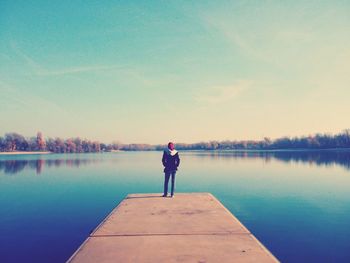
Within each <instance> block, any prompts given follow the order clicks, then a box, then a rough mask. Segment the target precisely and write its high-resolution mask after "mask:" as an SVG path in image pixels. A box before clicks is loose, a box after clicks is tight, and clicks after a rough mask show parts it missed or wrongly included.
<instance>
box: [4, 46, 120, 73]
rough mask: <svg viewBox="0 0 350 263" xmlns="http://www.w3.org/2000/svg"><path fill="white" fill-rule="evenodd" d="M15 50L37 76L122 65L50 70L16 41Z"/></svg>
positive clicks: (107, 68) (81, 71)
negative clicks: (24, 50)
mask: <svg viewBox="0 0 350 263" xmlns="http://www.w3.org/2000/svg"><path fill="white" fill-rule="evenodd" d="M11 47H12V49H13V51H14V52H15V53H16V54H17V55H18V56H19V57H20V58H21V59H22V60H23V61H24V62H25V63H26V64H27V65H28V66H29V67H30V68H31V70H32V72H33V73H34V74H35V75H36V76H60V75H68V74H78V73H84V72H96V71H100V70H111V69H119V68H121V67H120V66H115V65H92V66H90V65H88V66H76V67H67V68H63V69H56V70H48V69H47V68H46V67H44V66H42V65H41V64H39V63H38V62H37V61H36V60H35V59H33V58H32V57H30V56H29V55H28V54H26V53H25V52H23V50H22V49H20V48H19V47H18V45H17V44H16V43H14V42H12V43H11Z"/></svg>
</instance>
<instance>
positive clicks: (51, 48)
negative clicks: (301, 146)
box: [0, 1, 350, 143]
mask: <svg viewBox="0 0 350 263" xmlns="http://www.w3.org/2000/svg"><path fill="white" fill-rule="evenodd" d="M349 14H350V2H349V1H56V3H54V1H0V91H1V96H0V120H1V126H0V134H4V133H5V132H11V131H16V132H19V133H21V134H23V135H25V136H32V135H35V134H36V132H37V131H39V130H40V131H42V132H43V134H44V135H45V136H52V137H55V136H60V137H65V138H67V137H75V136H80V137H83V138H90V139H97V140H101V141H104V142H111V141H120V142H125V143H138V142H144V143H164V142H167V141H169V140H173V141H175V142H198V141H203V140H206V141H207V140H225V139H232V140H233V139H261V138H263V137H265V136H267V137H271V138H276V137H279V136H284V135H287V136H295V135H308V134H312V133H316V132H322V133H324V132H325V133H337V132H340V131H342V130H343V129H346V128H350V118H349V117H348V116H349V113H350V103H349V102H348V101H349V99H348V98H349V97H350V33H349V32H350V16H349Z"/></svg>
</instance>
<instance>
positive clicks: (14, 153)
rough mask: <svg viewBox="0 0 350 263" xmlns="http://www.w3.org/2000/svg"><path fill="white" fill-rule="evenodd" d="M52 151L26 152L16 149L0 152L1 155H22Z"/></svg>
mask: <svg viewBox="0 0 350 263" xmlns="http://www.w3.org/2000/svg"><path fill="white" fill-rule="evenodd" d="M51 153H52V152H35V151H31V152H24V151H16V152H0V155H21V154H51Z"/></svg>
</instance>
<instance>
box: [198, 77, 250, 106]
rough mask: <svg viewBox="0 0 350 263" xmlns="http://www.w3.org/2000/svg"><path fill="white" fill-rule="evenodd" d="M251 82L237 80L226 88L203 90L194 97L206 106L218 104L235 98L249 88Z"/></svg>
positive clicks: (217, 87) (215, 87)
mask: <svg viewBox="0 0 350 263" xmlns="http://www.w3.org/2000/svg"><path fill="white" fill-rule="evenodd" d="M251 85H252V81H250V80H239V81H236V83H234V84H232V85H228V86H214V87H209V88H206V89H203V90H201V91H200V93H199V94H197V95H196V96H195V100H196V101H197V102H200V103H206V104H219V103H223V102H226V101H229V100H231V99H233V98H236V97H237V96H238V95H239V94H241V93H242V92H243V91H245V90H247V89H249V87H251Z"/></svg>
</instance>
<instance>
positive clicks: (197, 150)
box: [0, 148, 350, 155]
mask: <svg viewBox="0 0 350 263" xmlns="http://www.w3.org/2000/svg"><path fill="white" fill-rule="evenodd" d="M154 151H155V152H159V151H162V150H155V149H152V150H112V151H100V152H82V154H84V153H87V154H89V153H118V152H154ZM179 151H181V152H212V153H239V152H251V153H254V152H256V153H257V152H260V153H263V152H266V153H275V152H350V148H329V149H307V148H304V149H287V148H286V149H225V150H224V149H222V150H210V149H191V150H189V149H179ZM29 154H38V155H42V154H79V153H55V152H49V151H41V152H39V151H28V152H26V151H15V152H0V155H29Z"/></svg>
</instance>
